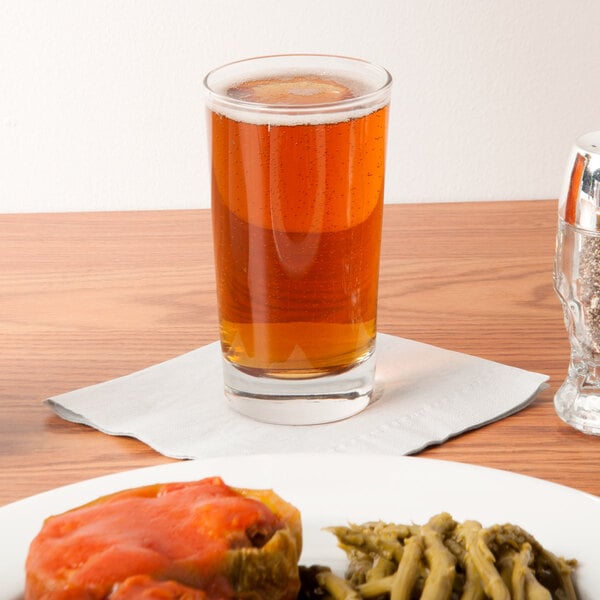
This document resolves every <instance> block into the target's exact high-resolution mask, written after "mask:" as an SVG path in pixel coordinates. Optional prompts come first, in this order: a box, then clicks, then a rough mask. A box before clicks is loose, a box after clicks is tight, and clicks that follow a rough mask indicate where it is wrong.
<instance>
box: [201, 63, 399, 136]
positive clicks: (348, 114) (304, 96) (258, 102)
mask: <svg viewBox="0 0 600 600" xmlns="http://www.w3.org/2000/svg"><path fill="white" fill-rule="evenodd" d="M388 102H389V85H387V86H385V87H384V88H380V87H378V86H376V85H375V84H374V83H373V82H368V81H367V82H365V81H358V80H356V79H350V78H345V77H343V76H339V74H333V73H332V74H327V73H319V74H317V73H308V72H307V73H287V74H280V75H275V76H263V77H258V78H257V77H254V78H252V79H246V80H243V81H236V80H231V81H224V82H222V83H221V85H220V86H219V87H218V88H217V89H216V90H214V92H213V93H212V94H209V100H208V108H209V109H210V110H212V111H214V112H216V113H219V114H222V115H223V116H225V117H227V118H229V119H232V120H234V121H240V122H245V123H252V124H253V125H317V124H326V123H339V122H343V121H348V120H350V119H355V118H359V117H363V116H366V115H368V114H370V113H372V112H374V111H375V110H378V109H380V108H382V107H384V106H385V105H387V103H388Z"/></svg>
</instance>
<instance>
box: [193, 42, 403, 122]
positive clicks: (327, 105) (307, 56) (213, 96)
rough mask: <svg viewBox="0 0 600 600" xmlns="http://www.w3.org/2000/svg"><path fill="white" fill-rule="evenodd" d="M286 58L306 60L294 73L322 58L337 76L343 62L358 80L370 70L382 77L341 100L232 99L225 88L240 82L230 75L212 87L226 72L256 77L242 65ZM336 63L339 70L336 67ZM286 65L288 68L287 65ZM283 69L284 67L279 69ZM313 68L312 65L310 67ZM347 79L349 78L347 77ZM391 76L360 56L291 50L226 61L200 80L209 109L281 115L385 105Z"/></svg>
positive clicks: (389, 89)
mask: <svg viewBox="0 0 600 600" xmlns="http://www.w3.org/2000/svg"><path fill="white" fill-rule="evenodd" d="M286 60H288V61H289V60H291V61H300V60H306V61H307V64H306V66H304V67H303V68H297V67H296V69H295V72H305V73H306V72H310V69H309V66H310V65H309V62H310V61H313V63H315V64H316V63H317V61H322V62H323V65H321V67H322V68H323V67H324V65H325V63H326V62H328V63H330V65H331V67H332V69H331V70H332V75H334V76H335V75H339V74H341V73H342V71H341V69H339V67H340V66H341V65H342V64H346V65H354V66H357V67H360V68H359V69H356V71H354V72H353V73H352V74H353V75H354V76H355V77H356V78H357V79H358V80H359V81H360V80H363V79H364V78H365V75H364V74H365V73H367V72H370V73H371V74H377V75H378V76H379V77H380V78H381V82H380V83H379V85H376V86H374V89H369V90H368V91H365V92H364V93H359V94H357V95H356V96H354V97H352V98H345V99H341V100H333V101H331V102H315V103H302V104H300V103H298V104H295V103H268V102H254V101H250V100H244V99H239V98H233V97H231V96H228V95H227V93H226V92H227V88H228V87H230V86H231V85H233V83H234V82H240V81H242V80H243V79H242V77H238V78H233V77H230V79H229V80H228V81H229V85H225V84H223V80H221V86H220V87H221V89H220V90H219V89H215V88H218V87H219V86H215V85H214V84H213V83H212V80H213V79H214V78H216V77H219V76H220V75H221V76H222V75H223V74H224V73H226V72H230V73H235V72H237V71H239V73H240V74H241V75H242V76H244V75H245V77H246V78H249V77H253V76H257V73H258V71H256V72H254V74H253V73H252V72H250V71H244V67H245V66H247V65H251V64H255V65H258V64H266V65H267V64H268V63H275V62H277V63H279V62H283V61H286ZM336 65H338V69H336V68H335V66H336ZM286 68H289V66H287V67H286ZM280 70H281V72H283V68H280ZM313 71H314V68H313ZM348 78H350V77H348ZM392 82H393V78H392V75H391V73H390V72H389V71H388V70H387V69H386V68H385V67H383V66H381V65H379V64H377V63H374V62H371V61H368V60H365V59H362V58H355V57H351V56H344V55H338V54H319V53H291V54H267V55H261V56H254V57H249V58H243V59H240V60H235V61H232V62H228V63H226V64H223V65H221V66H219V67H216V68H214V69H211V70H210V71H209V72H208V73H207V74H206V76H205V77H204V79H203V82H202V83H203V88H204V92H205V96H206V101H207V105H208V108H210V109H211V110H215V111H216V112H220V111H219V108H221V109H226V108H230V109H233V110H236V111H242V112H244V113H269V114H282V115H295V116H300V115H303V114H305V115H309V114H315V113H321V114H323V113H330V112H333V113H338V112H344V111H349V112H352V110H353V109H364V108H365V107H375V106H377V104H380V106H381V107H383V106H386V105H387V104H388V103H389V95H390V91H391V86H392Z"/></svg>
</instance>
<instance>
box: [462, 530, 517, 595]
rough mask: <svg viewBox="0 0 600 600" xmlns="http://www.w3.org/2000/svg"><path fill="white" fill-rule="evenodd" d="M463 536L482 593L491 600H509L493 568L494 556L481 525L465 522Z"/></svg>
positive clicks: (506, 590)
mask: <svg viewBox="0 0 600 600" xmlns="http://www.w3.org/2000/svg"><path fill="white" fill-rule="evenodd" d="M463 536H464V541H465V547H466V551H467V553H468V554H469V556H470V557H471V559H472V561H473V566H474V567H475V569H476V570H477V572H478V573H479V577H480V578H481V582H482V584H483V590H484V592H485V593H486V594H487V595H488V596H489V597H490V598H492V600H510V591H509V590H508V588H507V587H506V585H505V583H504V581H503V580H502V577H501V576H500V573H498V571H497V569H496V567H495V566H494V562H495V559H494V555H493V554H492V552H491V551H490V549H489V548H488V546H487V544H486V541H485V536H484V532H483V530H482V528H481V525H480V524H479V523H477V522H476V521H467V522H465V523H464V528H463Z"/></svg>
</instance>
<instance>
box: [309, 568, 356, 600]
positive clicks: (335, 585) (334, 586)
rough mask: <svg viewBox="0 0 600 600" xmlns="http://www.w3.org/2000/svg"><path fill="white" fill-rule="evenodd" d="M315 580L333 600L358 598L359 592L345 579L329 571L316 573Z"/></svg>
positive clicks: (354, 599)
mask: <svg viewBox="0 0 600 600" xmlns="http://www.w3.org/2000/svg"><path fill="white" fill-rule="evenodd" d="M317 582H318V584H319V585H320V586H321V587H322V588H323V589H325V590H326V591H327V592H328V593H329V594H330V595H331V597H332V598H333V600H360V594H359V593H358V592H357V591H356V590H355V589H354V588H353V587H352V586H351V585H350V584H349V583H348V582H347V581H346V580H345V579H343V578H341V577H339V576H338V575H336V574H335V573H332V572H331V571H322V572H321V573H318V574H317Z"/></svg>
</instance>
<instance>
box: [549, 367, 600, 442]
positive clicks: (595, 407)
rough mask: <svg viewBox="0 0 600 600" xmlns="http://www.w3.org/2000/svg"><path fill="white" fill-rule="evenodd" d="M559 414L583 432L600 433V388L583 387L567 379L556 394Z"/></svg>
mask: <svg viewBox="0 0 600 600" xmlns="http://www.w3.org/2000/svg"><path fill="white" fill-rule="evenodd" d="M554 407H555V409H556V413H557V414H558V416H559V417H560V418H561V419H562V420H563V421H565V423H568V424H569V425H571V427H574V428H575V429H578V430H579V431H582V432H583V433H588V434H591V435H600V388H593V389H582V388H581V387H580V386H579V385H577V383H576V382H574V381H573V380H571V379H567V380H566V381H565V382H564V383H563V384H562V386H561V387H560V389H559V390H558V392H556V395H555V396H554Z"/></svg>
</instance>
